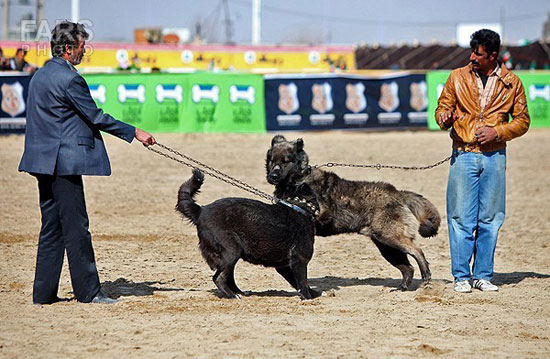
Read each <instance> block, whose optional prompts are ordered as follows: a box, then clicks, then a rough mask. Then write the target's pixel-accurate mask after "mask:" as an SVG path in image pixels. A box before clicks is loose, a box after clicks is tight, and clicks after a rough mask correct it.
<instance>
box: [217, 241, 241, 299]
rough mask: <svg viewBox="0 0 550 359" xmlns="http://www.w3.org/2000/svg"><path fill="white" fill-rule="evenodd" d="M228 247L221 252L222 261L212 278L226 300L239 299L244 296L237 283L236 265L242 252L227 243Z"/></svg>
mask: <svg viewBox="0 0 550 359" xmlns="http://www.w3.org/2000/svg"><path fill="white" fill-rule="evenodd" d="M225 244H226V246H225V247H223V250H222V251H221V260H220V263H219V264H218V267H217V271H216V274H214V277H213V278H212V279H213V280H214V283H215V284H216V286H217V287H218V289H219V290H220V292H221V293H222V296H224V297H226V298H237V299H239V298H240V296H239V294H242V292H241V290H240V289H239V288H238V287H237V284H236V283H235V274H234V273H235V265H236V264H237V261H238V260H239V258H240V257H241V250H240V249H239V248H237V247H236V246H232V245H230V244H231V242H228V241H226V242H225Z"/></svg>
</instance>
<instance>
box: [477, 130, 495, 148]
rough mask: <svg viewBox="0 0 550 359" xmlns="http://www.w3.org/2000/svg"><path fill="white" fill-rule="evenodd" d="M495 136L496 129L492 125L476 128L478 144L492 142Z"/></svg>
mask: <svg viewBox="0 0 550 359" xmlns="http://www.w3.org/2000/svg"><path fill="white" fill-rule="evenodd" d="M497 137H498V134H497V131H496V130H495V129H494V128H493V127H488V126H483V127H480V128H478V129H477V130H476V138H477V143H479V144H480V145H485V144H487V143H490V142H493V141H494V140H496V139H497Z"/></svg>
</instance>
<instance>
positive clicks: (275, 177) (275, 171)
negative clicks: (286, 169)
mask: <svg viewBox="0 0 550 359" xmlns="http://www.w3.org/2000/svg"><path fill="white" fill-rule="evenodd" d="M282 174H283V170H282V168H281V167H280V166H275V167H273V168H272V169H271V171H269V173H268V174H267V181H268V182H269V183H271V184H277V183H278V182H279V181H280V180H281V176H282Z"/></svg>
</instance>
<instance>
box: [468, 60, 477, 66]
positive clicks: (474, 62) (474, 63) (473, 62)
mask: <svg viewBox="0 0 550 359" xmlns="http://www.w3.org/2000/svg"><path fill="white" fill-rule="evenodd" d="M470 63H471V64H472V65H479V62H477V61H476V60H471V61H470Z"/></svg>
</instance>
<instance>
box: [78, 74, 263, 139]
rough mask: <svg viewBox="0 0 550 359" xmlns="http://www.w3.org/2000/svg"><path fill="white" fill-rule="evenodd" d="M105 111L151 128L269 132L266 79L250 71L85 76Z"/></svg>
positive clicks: (143, 127) (126, 120) (171, 130)
mask: <svg viewBox="0 0 550 359" xmlns="http://www.w3.org/2000/svg"><path fill="white" fill-rule="evenodd" d="M85 78H86V81H87V82H88V86H89V87H90V92H91V93H92V97H93V98H94V99H95V101H96V103H97V105H98V106H99V107H100V108H102V109H103V110H104V111H106V112H108V113H109V114H111V115H112V116H114V117H115V118H117V119H120V120H121V121H124V122H127V123H129V124H132V125H134V126H138V127H140V128H142V129H144V130H146V131H151V132H265V113H264V101H263V98H264V93H263V79H262V77H261V76H259V75H248V74H221V73H217V74H213V73H194V74H124V75H122V74H119V75H116V74H106V75H92V74H90V75H85Z"/></svg>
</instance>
